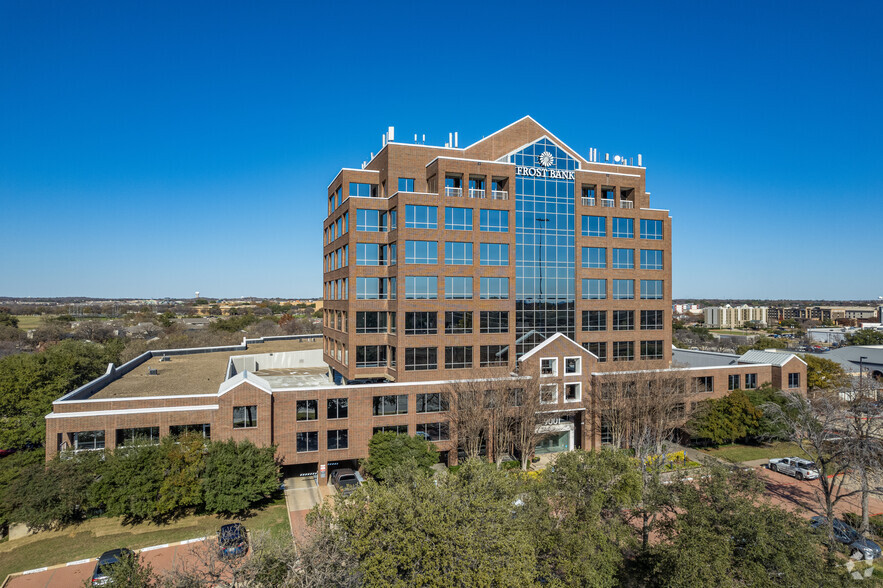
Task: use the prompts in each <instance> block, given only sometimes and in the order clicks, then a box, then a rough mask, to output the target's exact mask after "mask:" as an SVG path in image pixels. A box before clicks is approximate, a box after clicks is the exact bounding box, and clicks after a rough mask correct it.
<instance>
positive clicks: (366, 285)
mask: <svg viewBox="0 0 883 588" xmlns="http://www.w3.org/2000/svg"><path fill="white" fill-rule="evenodd" d="M395 297H396V279H395V278H356V300H395Z"/></svg>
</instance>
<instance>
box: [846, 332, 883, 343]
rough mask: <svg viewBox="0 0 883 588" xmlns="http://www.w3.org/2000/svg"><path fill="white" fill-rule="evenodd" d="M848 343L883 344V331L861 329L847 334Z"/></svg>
mask: <svg viewBox="0 0 883 588" xmlns="http://www.w3.org/2000/svg"><path fill="white" fill-rule="evenodd" d="M846 344H847V345H883V331H878V330H876V329H859V330H858V331H855V332H854V333H849V334H848V335H846Z"/></svg>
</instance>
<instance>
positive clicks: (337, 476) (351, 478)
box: [331, 468, 362, 497]
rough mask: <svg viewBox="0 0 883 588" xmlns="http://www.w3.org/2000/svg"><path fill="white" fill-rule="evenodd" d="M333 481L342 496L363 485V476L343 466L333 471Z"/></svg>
mask: <svg viewBox="0 0 883 588" xmlns="http://www.w3.org/2000/svg"><path fill="white" fill-rule="evenodd" d="M331 483H332V484H334V487H335V488H337V492H338V493H339V494H340V495H341V496H344V497H346V496H349V495H350V494H352V493H353V492H355V491H356V489H357V488H358V487H359V486H361V485H362V479H361V476H359V474H358V473H356V472H355V471H353V470H351V469H349V468H341V469H339V470H334V471H333V472H331Z"/></svg>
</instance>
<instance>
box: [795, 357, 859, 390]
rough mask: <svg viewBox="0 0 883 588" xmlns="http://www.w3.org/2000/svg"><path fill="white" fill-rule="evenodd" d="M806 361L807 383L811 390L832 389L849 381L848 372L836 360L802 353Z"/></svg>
mask: <svg viewBox="0 0 883 588" xmlns="http://www.w3.org/2000/svg"><path fill="white" fill-rule="evenodd" d="M800 358H801V359H803V361H805V362H806V385H807V388H809V389H810V390H831V389H832V388H839V387H840V386H844V385H845V384H846V383H847V379H848V378H847V376H846V372H845V371H844V370H843V366H841V365H840V364H839V363H837V362H836V361H832V360H830V359H825V358H823V357H818V356H817V355H801V356H800Z"/></svg>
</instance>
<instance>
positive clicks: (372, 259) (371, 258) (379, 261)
mask: <svg viewBox="0 0 883 588" xmlns="http://www.w3.org/2000/svg"><path fill="white" fill-rule="evenodd" d="M395 264H396V243H395V242H393V243H390V244H389V245H382V244H380V243H356V265H395Z"/></svg>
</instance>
